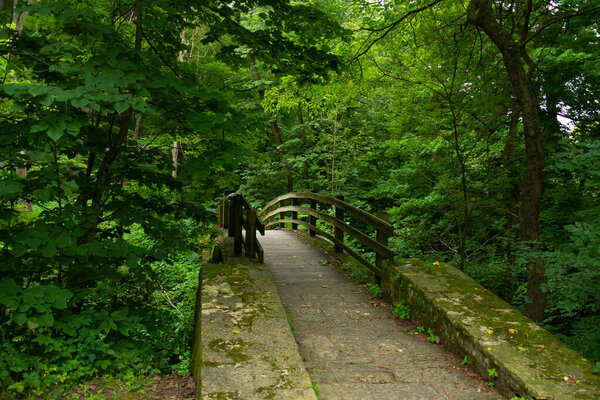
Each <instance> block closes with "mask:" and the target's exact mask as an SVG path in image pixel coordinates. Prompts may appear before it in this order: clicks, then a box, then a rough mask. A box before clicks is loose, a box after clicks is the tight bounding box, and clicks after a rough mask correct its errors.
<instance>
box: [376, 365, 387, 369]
mask: <svg viewBox="0 0 600 400" xmlns="http://www.w3.org/2000/svg"><path fill="white" fill-rule="evenodd" d="M375 366H376V367H377V368H379V369H390V366H389V365H384V364H375Z"/></svg>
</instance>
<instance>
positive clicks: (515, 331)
mask: <svg viewBox="0 0 600 400" xmlns="http://www.w3.org/2000/svg"><path fill="white" fill-rule="evenodd" d="M508 331H509V332H510V333H513V334H514V333H519V331H518V330H516V329H509V330H508Z"/></svg>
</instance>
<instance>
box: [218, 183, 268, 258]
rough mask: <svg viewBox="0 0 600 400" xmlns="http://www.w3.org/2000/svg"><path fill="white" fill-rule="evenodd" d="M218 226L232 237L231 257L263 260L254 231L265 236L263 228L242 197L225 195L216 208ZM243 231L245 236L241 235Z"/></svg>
mask: <svg viewBox="0 0 600 400" xmlns="http://www.w3.org/2000/svg"><path fill="white" fill-rule="evenodd" d="M217 215H218V217H219V226H220V227H221V228H223V229H226V230H227V235H228V236H229V237H233V256H234V257H240V256H242V249H243V255H244V256H245V257H246V258H254V257H255V256H256V258H258V260H259V261H260V262H263V260H264V252H263V249H262V246H261V245H260V242H259V241H258V240H257V239H256V231H258V232H259V233H260V234H261V235H264V234H265V226H264V224H263V223H262V221H261V220H260V219H259V218H257V215H256V211H254V209H253V208H252V206H250V204H249V203H248V201H247V200H246V199H245V198H244V196H242V195H240V194H237V193H229V194H227V193H226V194H225V195H224V196H223V198H221V201H220V202H219V205H218V207H217ZM242 230H243V231H245V235H244V234H242Z"/></svg>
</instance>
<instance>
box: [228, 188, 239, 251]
mask: <svg viewBox="0 0 600 400" xmlns="http://www.w3.org/2000/svg"><path fill="white" fill-rule="evenodd" d="M229 236H233V255H234V256H241V255H242V198H241V196H239V195H236V196H234V197H233V198H232V199H231V206H230V211H229Z"/></svg>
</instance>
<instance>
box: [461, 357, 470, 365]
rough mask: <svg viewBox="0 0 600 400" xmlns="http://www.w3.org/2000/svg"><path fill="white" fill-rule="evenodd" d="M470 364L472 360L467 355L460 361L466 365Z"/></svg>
mask: <svg viewBox="0 0 600 400" xmlns="http://www.w3.org/2000/svg"><path fill="white" fill-rule="evenodd" d="M470 364H471V361H469V359H468V358H467V356H465V358H463V360H462V361H461V363H460V365H464V366H465V367H468V366H469V365H470Z"/></svg>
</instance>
